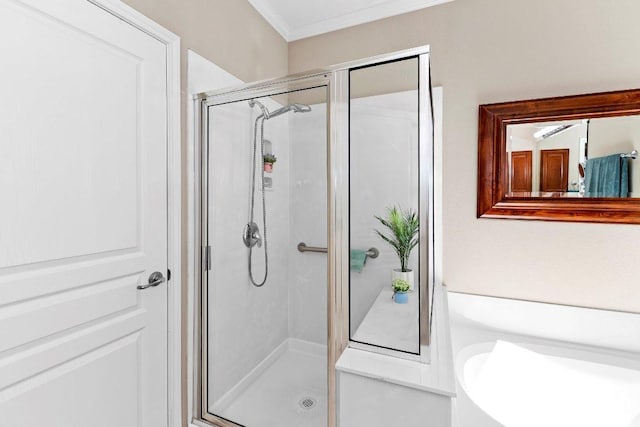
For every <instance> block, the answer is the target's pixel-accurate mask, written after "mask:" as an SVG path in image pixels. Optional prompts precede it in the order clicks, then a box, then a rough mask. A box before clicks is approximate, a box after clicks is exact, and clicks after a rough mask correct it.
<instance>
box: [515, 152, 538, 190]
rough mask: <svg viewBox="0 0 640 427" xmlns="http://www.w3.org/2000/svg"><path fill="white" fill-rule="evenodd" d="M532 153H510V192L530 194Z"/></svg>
mask: <svg viewBox="0 0 640 427" xmlns="http://www.w3.org/2000/svg"><path fill="white" fill-rule="evenodd" d="M532 165H533V161H532V152H531V151H515V152H513V153H511V191H512V192H527V193H529V192H531V191H532V182H531V170H532Z"/></svg>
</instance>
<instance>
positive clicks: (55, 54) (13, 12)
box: [0, 0, 168, 427]
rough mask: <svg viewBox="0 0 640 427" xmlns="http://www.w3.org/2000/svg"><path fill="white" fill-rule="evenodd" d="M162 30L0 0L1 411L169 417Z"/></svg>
mask: <svg viewBox="0 0 640 427" xmlns="http://www.w3.org/2000/svg"><path fill="white" fill-rule="evenodd" d="M166 61H167V59H166V46H165V45H164V44H163V43H161V42H160V41H158V40H156V39H154V38H153V37H151V36H149V35H147V34H145V33H144V32H142V31H140V30H138V29H137V28H135V27H134V26H132V25H130V24H128V23H126V22H124V21H122V20H120V19H118V18H117V17H115V16H113V15H112V14H110V13H109V12H107V11H105V10H103V9H102V8H100V7H98V6H96V5H94V4H92V3H90V2H88V1H86V0H53V1H52V0H24V1H17V0H0V426H1V427H32V426H33V427H35V426H47V427H76V426H82V427H134V426H136V427H162V426H166V425H167V286H168V284H167V283H166V282H165V283H162V284H161V285H159V286H157V287H151V288H148V289H146V290H138V289H137V286H138V285H143V284H145V283H147V280H148V277H149V275H150V274H151V273H152V272H154V271H159V272H161V273H162V274H163V275H164V276H165V277H166V275H167V171H166V168H167V119H166V117H167V116H166V115H167V101H166V91H167V83H166V79H167V71H166V70H167V67H166V65H167V64H166Z"/></svg>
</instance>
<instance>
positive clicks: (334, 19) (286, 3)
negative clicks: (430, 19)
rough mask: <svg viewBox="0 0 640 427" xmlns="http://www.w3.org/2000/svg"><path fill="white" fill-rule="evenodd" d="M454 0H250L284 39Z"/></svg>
mask: <svg viewBox="0 0 640 427" xmlns="http://www.w3.org/2000/svg"><path fill="white" fill-rule="evenodd" d="M449 1H453V0H249V3H251V4H252V5H253V7H254V8H255V9H256V10H257V11H258V12H260V14H261V15H262V16H264V18H265V19H266V20H267V21H268V22H269V23H270V24H271V26H272V27H273V28H275V29H276V30H277V31H278V32H279V33H280V34H281V35H282V37H284V39H285V40H287V41H293V40H298V39H302V38H305V37H310V36H315V35H318V34H322V33H328V32H329V31H335V30H339V29H341V28H346V27H351V26H353V25H358V24H363V23H365V22H371V21H375V20H378V19H382V18H387V17H389V16H394V15H399V14H401V13H406V12H411V11H414V10H418V9H423V8H425V7H429V6H435V5H437V4H440V3H447V2H449Z"/></svg>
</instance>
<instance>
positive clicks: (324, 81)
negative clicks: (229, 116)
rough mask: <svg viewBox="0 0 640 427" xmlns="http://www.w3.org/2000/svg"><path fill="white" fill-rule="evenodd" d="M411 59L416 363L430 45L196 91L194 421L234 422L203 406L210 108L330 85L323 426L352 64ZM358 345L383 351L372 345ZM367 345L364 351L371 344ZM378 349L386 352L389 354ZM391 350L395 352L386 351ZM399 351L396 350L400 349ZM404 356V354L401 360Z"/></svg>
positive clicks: (425, 286)
mask: <svg viewBox="0 0 640 427" xmlns="http://www.w3.org/2000/svg"><path fill="white" fill-rule="evenodd" d="M412 57H416V58H418V62H419V76H420V79H419V87H418V90H419V92H420V95H419V114H420V117H419V146H420V156H419V157H420V158H419V162H420V178H419V179H420V190H421V191H420V195H419V203H420V212H419V217H420V224H421V232H420V271H421V272H423V274H421V275H420V331H421V333H420V349H421V355H422V356H421V360H422V361H424V362H426V361H428V359H429V354H428V353H429V339H430V333H429V332H430V315H431V313H430V303H429V300H430V294H429V290H430V289H432V288H433V282H434V270H433V269H434V257H433V251H434V242H433V238H434V229H433V227H434V221H433V220H434V215H433V158H434V156H433V144H426V143H425V141H426V140H427V134H431V135H433V129H432V127H429V126H428V123H432V122H431V121H430V117H429V116H428V115H430V114H432V108H431V105H430V104H429V99H430V87H429V85H430V82H429V79H428V75H429V74H428V73H429V69H428V67H429V46H421V47H417V48H412V49H407V50H402V51H398V52H394V53H390V54H385V55H379V56H374V57H370V58H366V59H362V60H356V61H351V62H346V63H342V64H338V65H334V66H331V67H326V68H322V69H318V70H313V71H309V72H304V73H298V74H293V75H290V76H287V77H284V78H279V79H272V80H264V81H260V82H256V83H250V84H246V85H242V86H236V87H232V88H227V89H222V90H216V91H212V92H204V93H201V94H198V95H196V96H194V111H195V116H196V117H195V129H196V138H197V141H196V145H195V153H194V155H195V162H196V168H195V170H196V177H195V180H194V182H195V187H196V188H195V194H196V196H197V197H196V201H195V204H196V206H195V216H196V218H195V232H194V236H195V242H194V245H195V248H194V249H195V251H194V253H195V254H201V256H196V258H197V259H196V260H195V264H196V270H195V271H196V280H197V283H196V285H195V290H196V292H195V295H194V302H195V304H194V306H195V310H194V319H193V322H194V328H193V331H194V337H193V343H194V348H193V353H192V354H193V355H194V357H193V363H194V374H195V378H194V381H193V414H194V419H193V420H191V422H192V423H193V424H195V425H199V426H204V427H209V426H212V425H213V426H219V427H238V425H237V424H235V423H233V422H230V421H228V420H226V419H223V418H220V417H217V416H214V415H213V414H211V413H209V412H208V410H207V405H208V403H209V402H208V397H207V393H208V387H207V382H206V379H207V378H208V366H207V363H206V362H207V360H208V354H207V346H206V345H204V343H205V342H206V339H207V338H208V332H207V327H208V321H207V306H206V303H207V300H208V299H207V286H205V284H207V283H208V273H209V271H210V268H211V265H210V246H209V244H208V243H209V242H208V240H207V239H208V237H207V236H208V226H209V225H208V223H207V221H206V219H207V218H208V188H207V183H208V180H209V176H208V164H207V159H208V149H209V147H208V145H209V141H208V127H209V123H208V114H207V113H208V108H209V107H212V106H215V105H221V104H226V103H232V102H237V101H248V100H249V99H255V98H261V97H265V96H274V95H278V94H283V93H287V92H291V91H297V90H304V89H313V88H318V87H325V88H326V90H327V102H326V104H327V138H328V141H327V273H328V274H327V281H328V284H327V322H328V323H327V335H328V336H327V347H328V348H327V378H328V427H336V426H337V402H336V397H337V389H336V387H337V384H336V369H335V366H336V362H337V360H338V358H339V357H340V355H341V354H342V351H343V350H344V349H345V348H346V347H347V346H348V345H349V274H350V270H349V262H348V260H349V72H350V70H351V69H355V68H362V67H365V66H371V65H376V64H383V63H387V62H392V61H397V60H402V59H408V58H412ZM357 347H358V348H361V349H362V348H364V349H369V350H372V351H375V352H381V351H380V349H379V348H377V347H376V346H373V345H372V346H367V345H362V344H358V345H357ZM368 347H369V348H368ZM382 353H386V354H389V352H388V351H382ZM391 353H393V352H391ZM398 353H401V352H398ZM405 356H406V355H403V356H402V357H405Z"/></svg>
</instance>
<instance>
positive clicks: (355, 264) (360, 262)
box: [351, 249, 367, 272]
mask: <svg viewBox="0 0 640 427" xmlns="http://www.w3.org/2000/svg"><path fill="white" fill-rule="evenodd" d="M365 262H367V253H366V252H365V251H363V250H360V249H351V269H352V270H355V271H357V272H361V271H362V268H363V267H364V263H365Z"/></svg>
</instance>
